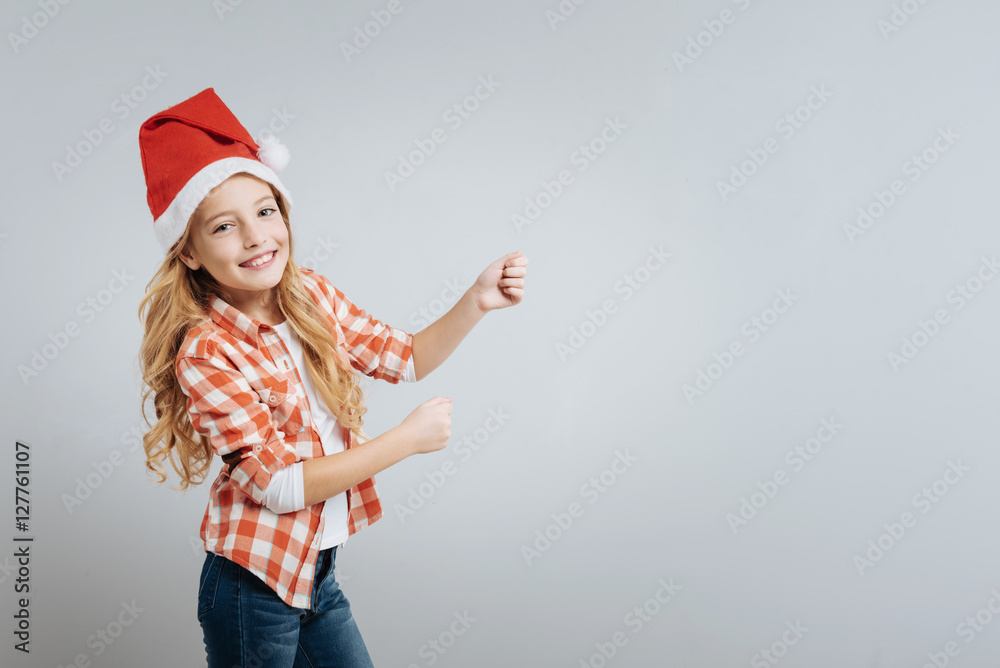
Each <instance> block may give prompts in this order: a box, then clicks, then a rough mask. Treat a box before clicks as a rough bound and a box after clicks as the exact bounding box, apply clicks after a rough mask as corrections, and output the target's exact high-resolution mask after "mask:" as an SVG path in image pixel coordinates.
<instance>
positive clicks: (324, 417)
mask: <svg viewBox="0 0 1000 668" xmlns="http://www.w3.org/2000/svg"><path fill="white" fill-rule="evenodd" d="M273 327H274V329H275V330H276V331H277V332H278V335H279V336H280V337H281V340H282V341H283V342H284V344H285V347H286V348H288V353H289V355H291V358H292V361H293V362H294V363H295V368H296V369H297V370H298V372H299V377H300V378H301V379H302V384H303V385H304V386H305V392H306V395H307V396H308V398H309V406H310V408H311V409H312V419H313V427H315V429H316V432H317V433H318V434H319V437H320V444H321V446H322V449H323V454H324V455H332V454H335V453H337V452H343V451H344V438H343V432H342V429H341V427H340V423H339V422H337V418H336V417H335V416H334V415H333V414H332V413H330V411H329V409H328V408H327V407H326V404H325V403H324V402H323V401H322V400H320V398H319V394H318V392H317V391H316V386H315V385H314V384H313V382H312V378H311V377H310V376H309V373H308V371H307V370H306V364H305V359H304V357H303V355H302V346H301V345H300V344H299V337H298V336H297V335H296V334H295V332H293V331H292V329H291V328H290V327H289V326H288V321H287V320H286V321H285V322H282V323H280V324H278V325H273ZM402 381H403V382H407V383H413V382H416V373H415V371H414V368H413V356H412V355H411V356H410V359H409V360H408V361H407V363H406V368H405V369H404V373H403V378H402ZM300 391H301V390H300ZM264 505H265V506H266V507H268V508H270V509H271V510H273V511H274V512H276V513H288V512H294V511H297V510H302V509H303V508H305V506H306V504H305V486H304V484H303V482H302V462H296V463H294V464H292V465H291V466H289V467H286V468H283V469H280V470H279V471H278V472H277V473H275V474H274V475H273V476H271V482H270V484H269V485H268V486H267V489H266V490H264ZM347 510H348V509H347V492H346V491H345V492H341V493H340V494H338V495H337V496H334V497H331V498H329V499H327V500H326V505H324V506H323V522H324V524H323V526H324V531H323V538H322V539H321V541H320V549H321V550H325V549H326V548H328V547H333V546H334V545H340V546H341V547H342V546H343V545H344V543H346V542H347V536H348V531H347V514H348V513H347Z"/></svg>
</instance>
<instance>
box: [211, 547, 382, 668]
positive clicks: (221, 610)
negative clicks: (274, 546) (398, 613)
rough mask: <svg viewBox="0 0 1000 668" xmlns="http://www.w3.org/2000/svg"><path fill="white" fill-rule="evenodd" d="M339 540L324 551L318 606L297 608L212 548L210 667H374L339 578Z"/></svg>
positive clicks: (318, 575) (318, 566)
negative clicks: (337, 555) (337, 556)
mask: <svg viewBox="0 0 1000 668" xmlns="http://www.w3.org/2000/svg"><path fill="white" fill-rule="evenodd" d="M336 554H337V547H336V546H334V547H331V548H327V549H325V550H320V552H319V557H318V558H317V561H316V578H315V580H314V581H313V601H312V608H311V609H309V610H305V609H302V608H294V607H292V606H290V605H288V604H287V603H285V602H284V601H283V600H281V599H280V598H279V597H278V595H277V593H275V591H274V590H273V589H271V588H270V587H268V586H267V583H265V582H263V581H262V580H261V579H260V578H258V577H257V576H256V575H254V574H253V573H251V572H250V571H248V570H247V569H245V568H244V567H243V566H240V565H239V564H237V563H236V562H234V561H231V560H229V559H227V558H225V557H223V556H222V555H220V554H215V553H212V552H209V553H207V554H206V555H205V564H204V565H203V566H202V568H201V582H200V584H199V588H198V621H199V622H200V623H201V628H202V631H203V632H204V636H205V649H206V651H207V653H208V667H209V668H265V667H267V668H335V667H336V668H373V666H372V660H371V657H369V655H368V649H367V648H366V647H365V641H364V640H363V639H362V638H361V632H360V631H359V630H358V626H357V624H355V622H354V617H353V616H352V615H351V604H350V603H349V602H348V601H347V598H346V597H345V596H344V594H343V592H341V591H340V586H339V585H338V584H337V580H336V578H335V577H334V573H333V570H334V569H333V565H334V560H335V559H336Z"/></svg>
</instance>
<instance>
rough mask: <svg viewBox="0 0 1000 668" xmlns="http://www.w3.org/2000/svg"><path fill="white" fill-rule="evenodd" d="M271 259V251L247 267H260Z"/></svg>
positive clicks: (272, 254) (272, 253)
mask: <svg viewBox="0 0 1000 668" xmlns="http://www.w3.org/2000/svg"><path fill="white" fill-rule="evenodd" d="M272 257H274V251H271V252H270V253H268V254H267V255H262V256H260V257H259V258H257V259H256V260H254V261H253V262H251V263H249V264H248V265H247V266H248V267H259V266H260V265H262V264H264V263H265V262H267V261H268V260H270V259H271V258H272Z"/></svg>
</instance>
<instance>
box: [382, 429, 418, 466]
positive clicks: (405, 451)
mask: <svg viewBox="0 0 1000 668" xmlns="http://www.w3.org/2000/svg"><path fill="white" fill-rule="evenodd" d="M383 436H384V437H385V447H386V448H387V449H388V450H389V452H390V453H391V456H392V459H393V460H395V461H397V462H400V461H402V460H404V459H406V458H407V457H409V456H410V455H412V454H413V449H412V443H413V439H412V438H410V435H409V432H408V431H407V429H406V428H405V427H403V425H401V424H400V425H396V426H395V427H393V428H391V429H390V430H389V431H387V432H385V433H384V434H383Z"/></svg>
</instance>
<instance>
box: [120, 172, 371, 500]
mask: <svg viewBox="0 0 1000 668" xmlns="http://www.w3.org/2000/svg"><path fill="white" fill-rule="evenodd" d="M255 178H256V177H255ZM261 183H265V184H266V185H268V186H269V187H270V188H271V192H272V193H273V194H274V198H275V200H276V201H277V203H278V210H279V211H280V212H281V218H282V219H283V220H284V222H285V227H286V228H287V229H288V264H287V265H286V266H285V271H284V273H283V274H282V276H281V281H280V282H279V283H278V284H277V285H276V286H275V287H274V290H275V296H276V301H277V305H278V308H279V309H280V310H281V313H282V314H283V315H284V316H285V318H286V321H287V322H288V325H289V327H290V328H291V329H292V330H293V331H294V332H295V333H296V335H298V337H299V340H300V342H301V345H302V353H303V358H304V360H305V364H306V368H307V369H306V370H307V373H308V374H309V376H310V377H311V378H312V381H313V383H314V384H315V386H316V390H317V391H318V392H319V394H320V396H321V397H322V400H323V402H324V403H325V404H326V406H327V408H329V410H330V412H331V413H332V414H333V415H334V416H336V418H337V420H338V421H339V422H340V424H342V425H344V426H345V427H347V428H348V429H350V430H351V431H352V432H353V433H354V435H355V437H356V439H357V442H358V443H361V442H364V441H367V440H369V437H368V435H367V434H366V433H365V432H364V430H363V429H362V426H363V424H364V420H363V417H364V414H365V412H366V410H367V409H366V408H365V405H364V404H365V395H364V391H363V387H362V385H361V384H360V382H359V380H360V377H359V375H358V373H357V372H356V371H355V370H354V369H353V367H351V366H350V363H349V362H348V361H347V359H346V358H345V357H344V356H343V355H342V353H341V351H340V350H339V349H338V347H337V340H336V338H335V337H334V335H333V333H332V332H331V331H330V329H329V324H328V322H327V320H326V316H325V315H324V314H322V313H321V312H320V310H319V308H318V306H317V304H316V302H315V301H313V298H312V297H311V296H310V295H309V293H308V292H307V290H306V288H305V286H304V285H303V282H302V274H301V272H300V271H299V268H298V267H297V266H296V265H295V263H294V262H293V261H292V255H293V251H294V245H293V243H292V228H291V224H290V222H289V217H288V207H287V205H286V204H285V201H284V200H283V199H282V197H281V193H280V192H279V191H278V190H277V189H276V188H274V186H272V185H271V184H269V183H266V182H265V181H261ZM192 218H193V216H192ZM190 232H191V221H190V220H189V221H188V226H187V229H185V230H184V234H183V235H182V236H181V238H180V239H179V240H178V241H177V243H175V244H174V245H173V247H172V248H171V249H170V252H169V253H168V254H167V256H166V258H164V260H163V263H162V264H161V265H160V268H159V269H158V270H157V272H156V273H155V274H154V275H153V277H152V278H151V279H150V281H149V283H148V284H147V285H146V294H145V296H144V297H143V298H142V301H141V302H140V303H139V321H140V323H142V326H143V338H142V345H141V346H140V349H139V365H140V370H141V373H142V380H143V387H144V389H143V392H142V416H143V419H144V420H145V421H146V424H148V425H149V426H150V429H149V430H148V431H147V432H146V434H145V435H144V436H143V439H142V440H143V449H144V450H145V451H146V471H147V474H148V473H150V472H152V473H153V474H154V475H156V476H157V480H156V482H157V484H161V483H163V482H164V481H165V480H166V479H167V476H166V474H165V469H164V468H163V466H162V462H163V460H164V459H168V458H169V461H170V464H171V466H173V468H174V470H175V471H176V472H177V474H178V475H179V476H180V478H181V485H180V487H174V488H173V489H175V490H181V491H183V490H186V489H187V488H188V487H189V486H191V485H200V484H201V483H202V482H204V480H205V477H206V476H207V474H208V470H209V468H210V466H211V463H212V457H213V454H214V452H213V450H212V446H211V444H210V442H209V440H208V437H206V436H204V435H202V434H196V433H195V431H194V427H193V425H192V424H191V419H190V417H189V415H188V413H187V395H185V394H184V393H183V392H182V391H181V388H180V385H179V383H178V381H177V372H176V367H175V360H176V357H177V353H178V350H179V349H180V346H181V344H182V343H183V341H184V338H185V336H186V335H187V332H188V330H189V329H191V328H192V327H194V326H196V325H198V324H199V323H201V322H204V321H205V320H206V319H207V318H208V314H207V312H206V309H207V307H208V305H209V303H210V300H211V299H212V296H213V295H218V296H219V297H220V298H222V299H223V300H225V301H226V302H227V303H229V304H232V303H233V299H232V296H231V294H230V293H229V292H228V290H227V289H226V288H225V287H223V286H222V285H220V284H219V283H218V282H216V280H215V279H214V278H212V276H211V275H209V274H208V272H207V271H205V268H204V267H200V268H199V269H198V270H197V271H192V270H191V269H190V268H189V267H188V266H187V265H186V264H184V263H183V262H182V261H181V259H180V257H179V256H178V253H179V251H180V250H181V249H183V248H184V247H185V245H186V244H187V241H188V237H189V235H190ZM299 372H300V373H301V372H302V370H301V369H300V370H299ZM150 395H152V397H153V406H154V407H155V409H156V420H157V421H156V423H155V424H153V423H151V422H150V421H149V418H148V417H147V415H146V411H147V400H148V398H149V396H150Z"/></svg>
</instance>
